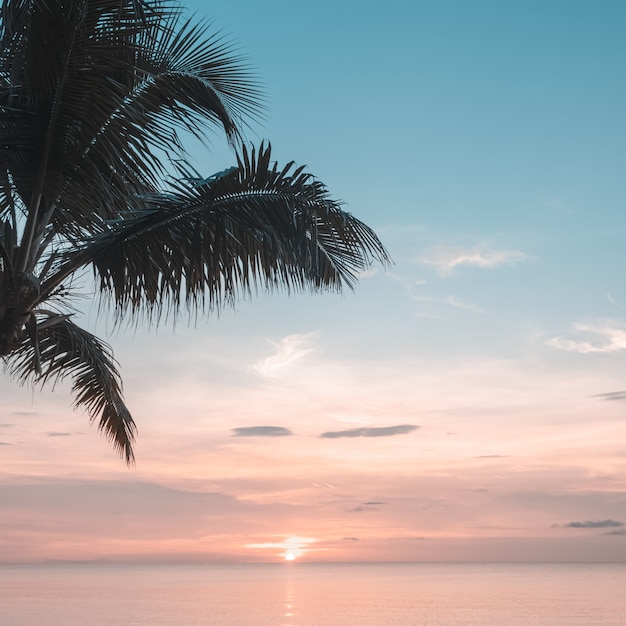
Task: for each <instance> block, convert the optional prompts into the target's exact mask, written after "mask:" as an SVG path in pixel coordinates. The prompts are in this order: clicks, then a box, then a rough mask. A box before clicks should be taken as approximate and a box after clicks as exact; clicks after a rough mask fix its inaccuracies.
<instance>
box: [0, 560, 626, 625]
mask: <svg viewBox="0 0 626 626" xmlns="http://www.w3.org/2000/svg"><path fill="white" fill-rule="evenodd" d="M624 582H626V564H584V563H575V564H487V563H480V564H303V563H293V564H273V565H270V564H263V565H259V564H255V565H216V564H211V565H103V564H98V565H94V564H90V565H71V564H67V565H66V564H60V565H57V564H55V565H52V564H50V565H41V566H0V624H2V626H87V625H88V626H105V625H106V626H148V625H150V626H152V625H159V626H161V625H162V626H165V625H167V626H192V625H193V626H205V625H209V624H211V625H216V626H217V625H219V626H238V625H241V626H248V625H251V626H387V625H389V626H405V625H406V626H408V625H419V626H470V625H472V626H483V625H490V626H496V625H497V626H522V625H523V626H535V625H537V626H539V625H541V626H578V625H580V626H582V625H585V626H590V625H593V626H603V625H609V624H610V625H611V626H617V625H623V624H626V593H624Z"/></svg>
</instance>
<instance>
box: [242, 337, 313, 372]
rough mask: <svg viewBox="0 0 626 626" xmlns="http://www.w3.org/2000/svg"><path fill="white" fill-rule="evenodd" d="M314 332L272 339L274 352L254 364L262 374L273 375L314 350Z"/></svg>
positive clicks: (256, 369)
mask: <svg viewBox="0 0 626 626" xmlns="http://www.w3.org/2000/svg"><path fill="white" fill-rule="evenodd" d="M313 340H314V334H313V333H306V334H298V335H288V336H287V337H283V338H282V339H281V340H280V341H277V342H274V341H272V342H271V343H272V345H273V346H274V354H272V355H271V356H269V357H267V358H265V359H263V360H261V361H259V362H257V363H255V364H254V366H253V367H254V369H255V371H256V372H258V373H259V374H261V376H267V377H272V376H275V375H276V374H278V373H279V372H280V371H282V370H284V369H286V368H288V367H289V366H290V365H293V364H294V363H296V362H297V361H299V360H300V359H302V358H303V357H305V356H306V355H307V354H310V353H311V352H312V351H313Z"/></svg>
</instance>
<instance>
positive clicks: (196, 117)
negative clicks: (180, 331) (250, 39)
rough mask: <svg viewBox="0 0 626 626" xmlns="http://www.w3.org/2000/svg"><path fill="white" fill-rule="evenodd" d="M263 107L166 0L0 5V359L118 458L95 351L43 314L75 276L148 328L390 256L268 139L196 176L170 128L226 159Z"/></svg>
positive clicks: (127, 438)
mask: <svg viewBox="0 0 626 626" xmlns="http://www.w3.org/2000/svg"><path fill="white" fill-rule="evenodd" d="M261 100H262V99H261V95H260V92H259V89H258V87H257V85H256V83H255V81H254V80H253V79H252V78H251V75H250V73H249V70H248V68H247V66H246V64H245V62H244V61H243V60H242V58H241V57H239V56H238V55H237V53H236V51H234V50H233V48H232V46H230V45H229V44H228V43H227V42H226V41H225V40H224V39H223V38H222V37H221V36H220V35H219V34H218V35H215V34H211V33H210V32H209V25H208V24H206V23H202V22H201V23H196V22H192V21H186V20H185V19H184V16H183V12H182V10H181V8H180V5H179V4H178V3H177V2H176V1H175V0H2V6H1V9H0V357H3V358H6V359H8V360H10V361H11V362H12V364H13V365H12V368H13V369H12V371H13V372H14V373H15V375H17V376H18V377H19V379H20V380H22V381H26V380H34V379H36V380H38V381H39V382H41V383H45V382H47V381H49V380H51V379H55V378H59V377H63V376H65V375H71V376H72V378H73V381H74V393H75V395H76V403H77V405H79V406H83V407H85V408H86V409H87V410H88V411H89V413H90V415H91V417H92V419H97V420H99V425H100V428H101V429H102V430H103V431H104V432H105V433H106V434H107V436H108V437H109V438H110V439H111V440H112V441H113V443H114V445H115V447H116V448H117V449H118V450H120V451H121V452H122V453H123V455H124V456H125V458H126V460H127V461H130V460H132V458H133V453H132V440H133V435H134V424H133V422H132V418H131V417H130V414H129V412H128V410H127V408H126V406H125V405H124V402H123V400H122V395H121V385H120V381H119V375H118V373H117V370H116V367H115V362H114V360H113V357H112V354H111V352H110V349H109V348H108V347H107V346H106V345H105V344H103V343H101V342H100V341H99V340H98V339H97V338H95V337H93V336H92V335H90V334H89V333H87V332H86V331H83V330H81V329H80V328H79V327H78V326H76V325H75V324H73V322H71V321H70V319H69V318H68V317H67V316H60V315H58V314H56V313H52V312H50V311H49V310H48V309H44V306H45V307H52V308H54V302H55V301H56V304H57V305H58V304H59V303H60V304H61V305H63V304H64V303H65V301H66V300H67V298H68V297H70V296H71V293H72V286H71V278H72V276H73V275H74V274H75V273H76V272H78V271H80V270H82V269H84V268H91V269H92V270H93V272H94V274H95V277H96V289H98V290H99V291H100V293H101V294H102V296H103V297H104V298H105V299H107V300H109V301H112V302H113V303H114V306H115V309H116V311H117V314H118V316H120V317H121V316H123V315H125V314H135V313H145V314H147V316H148V317H149V318H150V319H152V320H154V321H158V320H159V318H160V317H161V315H162V314H163V312H171V313H173V314H177V313H179V311H180V309H181V308H182V307H186V308H189V309H190V310H191V311H197V310H199V309H202V308H204V309H205V310H207V311H210V310H213V309H219V308H220V307H222V306H224V305H226V304H230V303H232V302H234V300H235V299H236V298H237V297H239V296H242V295H246V294H248V293H249V292H251V291H252V290H254V289H258V288H261V289H268V290H269V289H277V288H285V289H287V290H303V289H310V290H315V291H321V290H340V289H342V288H343V287H344V286H347V287H350V288H351V287H352V286H353V285H354V283H355V282H356V280H357V278H358V275H359V273H360V272H361V271H362V270H363V269H365V268H367V267H368V266H369V265H370V263H371V262H372V261H374V260H376V261H379V262H382V263H386V262H388V256H387V253H386V251H385V249H384V248H383V246H382V244H381V243H380V241H379V240H378V238H377V237H376V235H375V234H374V232H373V231H372V230H371V229H370V228H369V227H367V226H366V225H365V224H363V223H362V222H360V221H359V220H358V219H356V218H354V217H353V216H351V215H350V214H349V213H346V212H345V211H343V210H342V209H341V205H340V203H338V202H336V201H335V200H333V199H332V198H331V197H330V195H329V194H328V192H327V190H326V188H325V187H324V186H323V185H322V183H321V182H319V181H318V180H316V179H315V178H313V177H312V176H311V175H310V174H308V173H306V172H305V171H304V169H303V168H301V167H299V168H296V167H295V165H294V164H293V163H289V164H287V165H285V166H284V167H282V168H279V167H278V166H277V165H276V164H275V163H273V162H272V161H271V153H270V148H269V145H267V146H264V145H262V146H261V147H260V148H259V149H258V150H256V149H254V148H252V149H248V148H246V147H245V146H241V147H239V152H238V157H237V167H233V168H231V169H228V170H225V171H224V172H221V173H220V174H218V175H215V176H212V177H210V178H206V179H204V178H202V177H201V176H200V175H198V174H196V173H195V172H192V171H191V168H190V167H189V166H188V165H187V164H186V163H187V159H186V157H187V155H186V152H185V147H184V145H183V142H182V139H181V137H182V136H183V134H187V133H191V134H192V135H193V136H195V137H196V138H197V139H200V140H201V141H203V142H205V143H206V140H207V132H208V131H209V130H210V129H214V128H218V129H220V130H222V131H224V132H225V134H226V136H227V137H228V139H229V141H230V143H231V145H232V146H233V147H235V148H237V147H238V146H240V144H241V139H242V128H243V127H244V126H245V125H246V123H247V120H250V119H254V118H255V117H258V116H259V114H260V111H261V110H262V108H263V107H262V102H261ZM173 163H175V164H176V166H173V165H172V164H173ZM176 167H177V168H178V169H177V171H176V172H175V173H176V174H177V175H178V180H174V181H172V180H170V178H169V177H170V176H171V175H172V169H173V168H174V169H175V168H176ZM51 301H52V302H53V304H50V302H51ZM42 305H43V306H42Z"/></svg>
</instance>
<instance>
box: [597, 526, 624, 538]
mask: <svg viewBox="0 0 626 626" xmlns="http://www.w3.org/2000/svg"><path fill="white" fill-rule="evenodd" d="M602 534H603V535H618V536H619V537H622V536H623V535H626V528H618V529H617V530H611V531H609V532H608V533H602Z"/></svg>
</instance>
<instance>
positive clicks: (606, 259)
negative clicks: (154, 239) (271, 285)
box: [0, 0, 626, 562]
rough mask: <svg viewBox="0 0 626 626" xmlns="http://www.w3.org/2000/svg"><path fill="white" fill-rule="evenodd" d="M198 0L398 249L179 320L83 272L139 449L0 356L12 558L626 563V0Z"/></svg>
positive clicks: (199, 160) (2, 484) (223, 156)
mask: <svg viewBox="0 0 626 626" xmlns="http://www.w3.org/2000/svg"><path fill="white" fill-rule="evenodd" d="M186 5H187V6H188V7H189V8H190V10H191V11H196V13H197V15H198V16H201V17H206V18H210V19H212V20H214V25H213V27H214V28H215V29H216V30H221V31H223V32H224V33H225V34H226V36H227V37H228V38H229V39H230V40H232V41H234V42H237V43H238V44H239V46H240V49H241V51H242V52H243V53H245V55H246V56H247V57H248V58H249V59H250V62H251V65H252V66H253V68H254V70H255V72H256V74H257V76H258V77H259V80H260V81H261V83H262V85H263V87H264V89H265V92H266V94H267V101H268V113H267V118H266V120H265V122H264V123H263V124H262V125H261V124H252V126H251V128H250V129H249V130H248V131H247V138H248V139H249V140H250V141H251V142H253V143H259V142H260V141H261V140H263V139H267V140H270V141H271V143H272V147H273V154H274V156H275V158H276V159H277V160H278V161H279V162H280V163H285V162H287V161H290V160H295V161H296V162H297V163H298V164H306V165H307V166H308V169H309V171H311V172H313V173H314V174H315V175H316V176H317V177H318V178H319V179H320V180H322V181H323V182H324V183H325V184H326V185H327V186H328V188H329V189H330V190H331V192H332V194H333V195H334V197H336V198H340V199H341V200H343V201H345V203H346V210H348V211H350V212H351V213H353V214H354V215H356V216H357V217H359V218H360V219H362V220H363V221H365V222H366V223H367V224H368V225H370V226H371V227H373V228H374V230H375V231H376V232H377V234H378V235H379V237H380V238H381V239H382V241H383V242H384V244H385V246H386V247H387V249H388V251H389V253H390V255H391V257H392V258H393V261H394V264H393V265H392V266H391V267H389V268H383V267H380V266H374V267H372V268H371V270H370V271H367V272H365V273H364V274H363V275H362V277H361V280H360V282H359V285H358V287H357V289H356V290H355V291H354V292H349V291H348V292H345V293H344V294H341V295H337V294H325V295H309V294H300V295H294V294H292V295H288V294H284V293H274V294H265V293H260V294H256V295H254V296H253V297H251V298H249V299H246V300H242V301H239V302H238V303H237V305H236V307H235V308H234V310H226V311H224V312H223V313H222V314H221V315H220V316H219V317H216V316H214V315H211V316H207V317H202V316H200V317H199V318H198V319H197V320H193V321H192V322H191V324H188V323H187V319H186V318H184V317H183V318H181V319H180V320H178V321H177V322H176V323H175V324H171V323H170V324H164V325H163V326H161V327H159V328H148V327H146V326H145V325H140V326H139V327H137V328H126V327H124V328H121V329H119V328H118V329H116V328H115V327H114V326H113V324H112V322H111V320H109V319H107V318H106V316H104V317H103V316H100V317H99V316H98V315H97V311H96V308H95V307H94V306H93V305H92V304H90V303H91V302H92V298H91V297H90V295H89V294H88V293H86V294H85V298H84V301H83V305H82V308H83V314H82V316H81V317H80V319H78V320H77V322H78V323H81V324H83V325H85V326H86V327H88V328H90V329H92V330H95V331H97V332H99V333H100V334H101V336H103V337H105V338H106V339H107V341H108V342H109V343H110V344H111V345H112V346H113V349H114V351H115V355H116V358H117V359H118V361H119V363H120V367H121V371H122V374H123V378H124V385H125V386H124V389H125V397H126V400H127V404H128V405H129V407H130V409H131V411H132V413H133V416H134V418H135V421H136V422H137V424H138V429H139V437H138V442H137V446H136V457H137V462H136V465H135V466H134V467H131V468H128V467H126V466H125V465H124V463H123V462H122V461H121V460H120V458H119V457H118V456H117V455H116V454H115V452H114V451H113V450H112V448H111V447H110V445H109V444H108V443H107V441H106V440H105V439H104V438H103V437H102V436H101V435H100V434H99V433H98V432H97V429H96V428H95V427H94V426H91V425H90V424H89V421H88V418H87V416H86V415H85V414H83V413H82V412H80V411H74V410H73V409H72V408H71V404H72V399H71V394H70V389H69V384H62V385H58V386H57V387H56V388H55V389H54V390H52V389H44V390H43V391H40V390H39V389H38V388H37V389H32V388H20V387H19V386H17V385H16V384H15V383H14V382H12V381H11V380H10V379H9V378H8V377H7V376H6V375H3V376H2V377H0V398H1V401H0V562H41V561H46V560H56V559H62V560H92V559H96V560H100V559H103V560H115V561H125V560H130V561H186V560H190V561H240V562H245V561H269V562H278V561H282V560H284V559H295V560H299V561H302V562H315V561H512V560H513V561H514V560H522V561H524V560H541V561H543V560H546V561H612V560H615V561H623V560H626V277H625V272H624V270H625V268H626V246H624V241H625V239H626V212H625V211H624V208H625V207H626V185H625V183H624V168H625V166H626V149H625V147H626V142H625V139H626V125H625V123H624V122H625V119H624V111H625V110H626V109H625V105H626V86H625V82H624V69H625V67H624V66H625V65H626V39H625V38H624V36H623V34H624V25H625V24H626V4H624V3H623V2H621V1H618V0H616V1H613V0H601V1H600V2H598V1H597V0H594V1H592V0H574V1H572V0H524V1H523V2H522V1H517V0H509V1H507V2H503V1H496V0H475V1H473V2H465V1H463V0H440V1H434V0H430V1H426V0H412V1H411V2H409V1H401V0H389V1H388V2H386V3H385V4H384V6H383V5H380V4H378V3H367V2H366V3H363V2H352V1H348V0H333V1H332V2H331V1H330V0H320V1H318V2H316V3H309V4H307V5H306V8H304V6H305V5H302V8H301V7H299V6H298V5H294V3H292V2H286V1H283V0H272V2H270V3H258V2H254V1H252V0H238V1H236V2H226V3H215V4H214V5H213V6H210V7H209V6H207V5H205V4H204V3H203V2H201V1H200V0H196V1H195V2H192V1H191V0H188V1H187V3H186ZM193 156H194V159H195V165H196V167H197V168H198V170H199V171H200V172H202V173H205V172H206V175H207V176H208V175H210V174H212V173H214V172H217V171H220V170H223V169H224V168H225V167H228V166H230V165H231V164H232V163H233V162H234V159H233V156H232V154H230V153H229V152H228V150H227V148H226V147H225V146H224V145H223V143H222V141H221V139H220V137H219V136H218V135H216V136H215V137H214V138H213V149H212V150H211V151H201V150H200V149H198V148H196V147H194V148H193Z"/></svg>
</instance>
